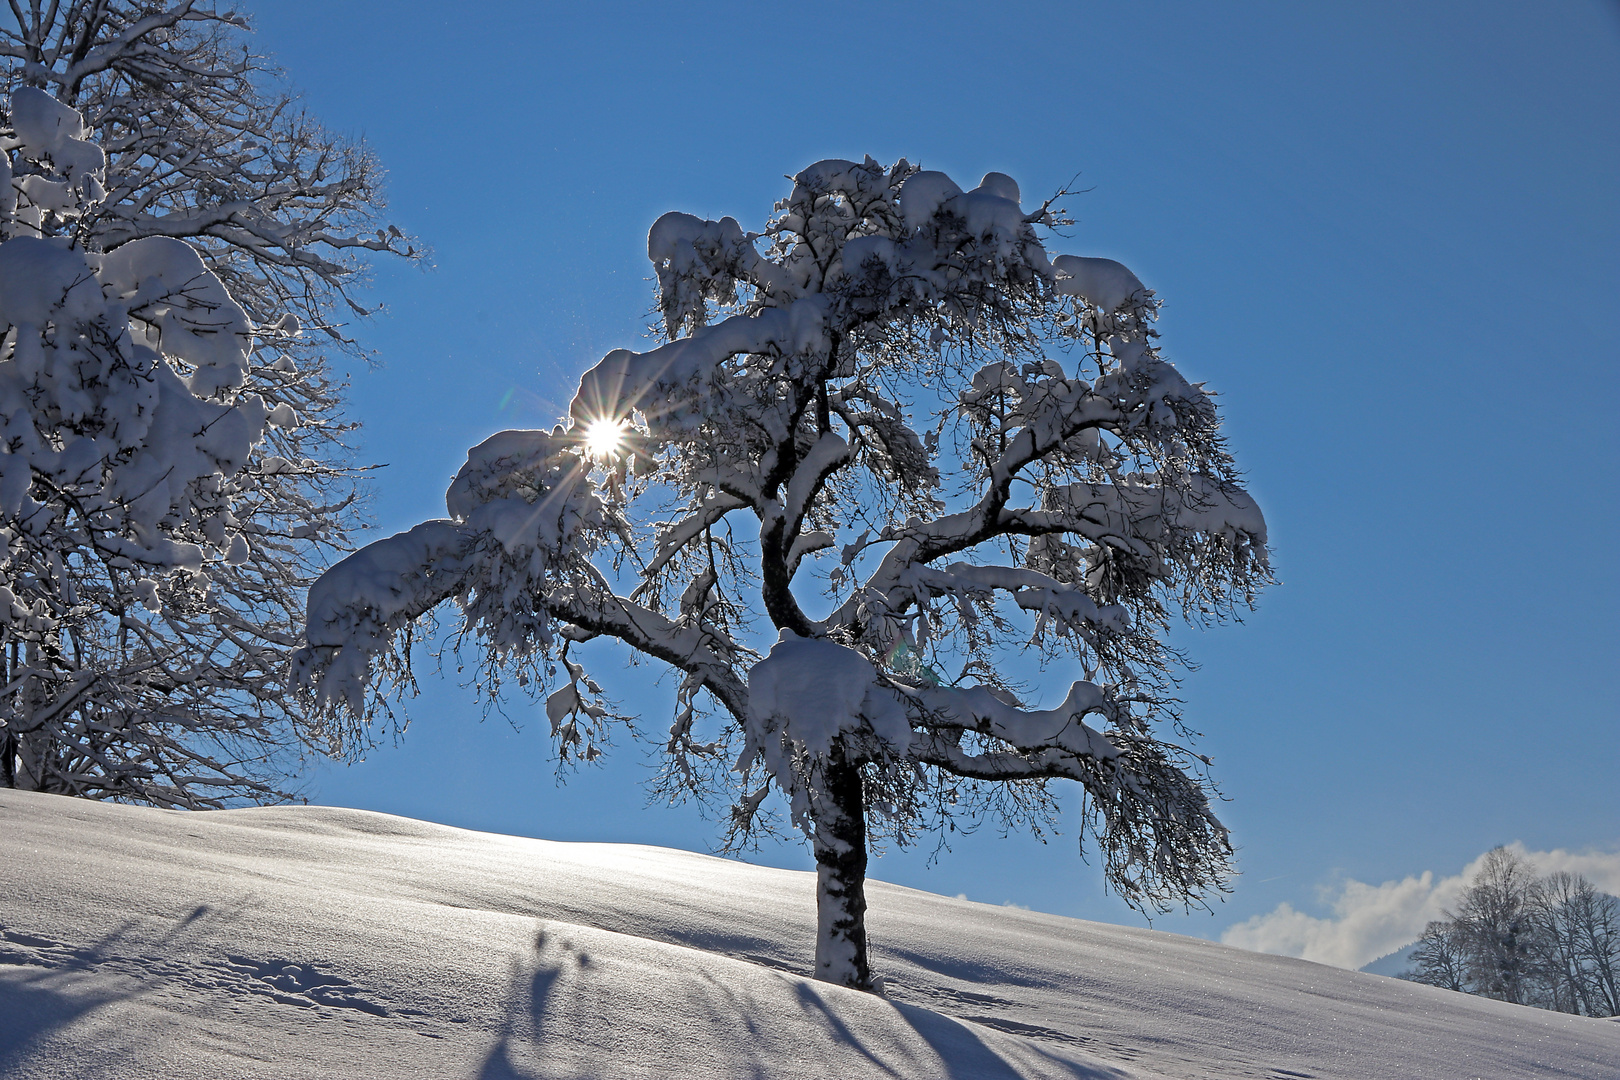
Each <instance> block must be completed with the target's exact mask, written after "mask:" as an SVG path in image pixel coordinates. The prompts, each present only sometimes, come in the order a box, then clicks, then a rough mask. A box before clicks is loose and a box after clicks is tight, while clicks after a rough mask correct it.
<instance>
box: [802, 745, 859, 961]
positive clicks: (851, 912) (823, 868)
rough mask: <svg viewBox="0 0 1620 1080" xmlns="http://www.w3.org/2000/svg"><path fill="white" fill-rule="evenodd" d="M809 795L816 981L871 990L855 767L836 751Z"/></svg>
mask: <svg viewBox="0 0 1620 1080" xmlns="http://www.w3.org/2000/svg"><path fill="white" fill-rule="evenodd" d="M820 786H821V790H820V791H819V792H817V793H816V794H815V795H813V796H812V801H813V805H814V811H813V812H814V814H815V822H816V835H815V842H814V846H815V852H816V916H817V923H818V926H817V931H816V978H818V979H820V980H822V981H823V982H831V983H838V984H839V985H841V986H850V987H854V988H855V989H857V990H871V989H872V969H871V967H870V965H869V964H868V963H867V958H866V805H865V800H864V797H863V795H862V792H861V768H860V766H859V765H858V764H852V763H850V762H849V761H847V760H846V759H845V757H844V754H843V751H842V749H841V748H837V749H835V750H834V752H833V756H832V758H831V760H829V761H826V762H825V763H824V764H823V767H822V779H821V785H820Z"/></svg>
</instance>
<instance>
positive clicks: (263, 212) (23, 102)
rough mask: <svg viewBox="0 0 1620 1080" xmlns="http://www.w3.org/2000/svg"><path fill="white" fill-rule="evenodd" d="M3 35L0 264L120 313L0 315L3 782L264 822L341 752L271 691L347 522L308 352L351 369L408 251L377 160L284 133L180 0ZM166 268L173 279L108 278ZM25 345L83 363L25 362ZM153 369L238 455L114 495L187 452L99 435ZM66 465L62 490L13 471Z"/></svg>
mask: <svg viewBox="0 0 1620 1080" xmlns="http://www.w3.org/2000/svg"><path fill="white" fill-rule="evenodd" d="M12 14H13V16H14V18H15V25H14V26H0V58H5V61H6V68H5V70H6V78H7V83H8V85H9V87H10V90H11V92H12V94H13V97H12V103H11V105H10V107H9V108H8V110H7V111H6V113H5V115H4V116H3V117H0V121H3V123H4V124H5V128H6V130H5V134H6V135H7V138H8V141H7V142H6V143H5V144H4V146H5V147H6V154H5V161H4V173H5V175H4V178H3V181H0V201H4V202H5V205H6V214H5V220H4V222H3V224H0V233H3V237H4V238H5V240H6V243H5V244H3V245H0V251H5V250H10V251H11V252H12V253H13V257H14V258H15V259H17V260H20V261H18V262H16V263H15V265H16V266H18V267H24V266H31V265H32V263H30V262H29V261H28V259H26V258H24V257H23V256H22V255H21V254H19V253H21V252H23V251H25V250H27V249H28V245H29V244H30V243H37V240H36V239H35V238H44V239H45V240H47V241H48V242H49V243H50V244H51V245H52V246H53V248H54V249H57V250H64V251H67V252H72V253H75V254H74V257H75V258H80V259H82V260H83V264H84V265H85V266H86V267H89V270H88V271H87V273H90V274H92V275H95V276H97V278H98V279H99V280H100V281H101V284H102V287H103V289H104V290H105V291H106V293H107V299H108V302H109V303H110V304H112V305H114V307H113V308H109V309H107V310H106V311H92V310H91V309H90V308H83V309H82V310H80V309H78V308H75V309H74V311H75V312H76V314H74V315H73V316H72V317H71V318H69V317H67V316H66V315H63V316H62V317H61V318H60V319H58V318H57V317H56V316H52V317H51V318H50V319H48V320H46V321H45V322H42V323H36V322H31V321H29V320H28V319H22V320H21V321H20V322H18V321H14V322H13V327H14V331H15V333H14V337H13V338H10V339H7V341H6V342H5V345H4V349H5V352H4V354H3V356H4V360H6V361H16V362H15V363H3V364H0V367H5V368H8V369H9V370H8V371H7V372H6V375H5V376H4V379H5V382H6V385H7V387H8V389H7V391H6V392H7V393H8V394H10V395H13V396H12V397H10V399H9V400H8V404H7V417H6V423H7V434H6V437H7V440H8V441H7V444H6V446H5V447H4V448H3V449H4V450H6V451H9V452H10V455H11V456H10V457H9V458H6V459H5V460H6V461H8V462H9V467H8V468H6V470H5V473H6V483H7V484H8V485H13V486H8V487H7V488H6V489H5V492H4V494H5V498H4V500H3V503H4V505H3V507H0V510H3V514H0V532H3V536H4V540H5V544H4V547H5V552H4V554H3V555H0V582H3V587H4V590H5V592H6V593H8V594H9V598H6V599H5V600H4V604H5V605H10V607H9V611H10V615H9V616H4V615H3V613H0V624H3V625H0V653H3V654H4V672H3V675H4V677H3V679H0V687H3V689H0V783H4V784H7V785H16V786H21V787H28V788H33V789H37V790H43V791H55V792H61V793H65V794H76V795H83V796H88V797H94V798H116V799H124V800H131V801H138V802H148V803H152V804H155V805H160V806H179V807H192V808H198V807H211V806H221V805H228V804H231V803H233V802H239V801H242V800H248V801H279V800H284V799H286V798H289V797H290V792H289V791H288V786H289V784H290V783H291V782H292V781H293V779H294V778H295V777H296V774H297V773H298V772H299V771H300V768H301V758H302V755H303V754H304V753H305V752H306V749H307V748H308V747H310V746H312V745H313V746H317V747H320V748H321V749H324V750H327V751H337V750H340V749H341V748H342V747H343V743H342V742H341V738H340V737H339V735H340V733H338V732H334V731H330V730H322V729H319V728H318V726H316V725H313V724H311V723H309V722H307V721H306V720H305V719H304V718H303V716H302V715H301V713H300V712H299V710H298V709H297V708H296V707H295V705H294V703H293V702H292V701H291V700H290V698H289V697H288V691H287V687H286V685H285V679H284V677H283V672H284V670H285V664H286V657H287V654H288V651H289V650H290V648H291V646H292V644H293V643H294V642H295V640H296V635H297V625H298V622H299V620H300V618H301V615H302V608H303V606H304V587H305V586H306V585H307V583H308V582H309V581H310V580H311V579H312V578H313V577H314V575H315V574H316V573H317V572H318V571H319V570H320V569H321V568H322V567H323V566H325V565H326V564H327V563H329V562H330V557H329V555H328V553H329V552H331V551H333V550H334V549H339V548H347V547H348V546H350V545H349V544H348V541H347V537H348V534H349V530H350V529H351V528H353V526H354V525H355V517H354V513H353V509H352V504H353V497H354V492H353V481H352V473H351V472H350V471H349V470H348V469H347V468H346V467H345V465H344V461H345V458H346V456H347V454H346V451H345V449H344V447H343V445H342V441H343V438H344V434H345V432H347V431H348V430H350V425H349V424H347V423H346V422H345V421H344V420H343V419H342V418H341V416H340V415H339V409H340V407H341V404H342V396H341V388H340V387H339V386H338V385H337V384H336V382H335V381H334V379H333V377H332V375H331V373H330V370H329V363H328V356H327V355H326V350H327V349H338V350H347V351H350V352H354V351H355V346H354V343H353V341H352V340H351V339H350V338H349V337H348V336H347V335H346V334H345V333H344V331H343V328H342V322H343V320H344V319H347V318H352V317H353V316H354V315H355V314H357V313H360V310H361V309H359V308H358V307H357V306H356V305H355V304H354V303H353V301H352V299H351V298H350V296H349V290H350V288H351V286H352V283H353V282H354V281H355V280H356V275H357V274H358V273H359V272H360V271H361V270H362V265H361V263H360V262H358V261H356V259H355V258H354V255H355V253H358V252H364V251H376V252H384V251H386V252H392V253H395V254H399V255H404V256H407V257H415V255H416V252H415V251H414V249H412V248H410V247H409V246H408V245H407V243H406V242H405V240H404V238H403V236H402V234H400V233H399V232H398V230H397V229H392V228H389V229H380V228H378V226H379V224H380V223H379V222H377V221H376V220H375V219H376V215H377V214H378V213H379V211H380V209H381V207H382V200H381V193H380V187H379V178H380V172H379V170H378V168H377V165H376V162H375V161H374V159H373V158H372V156H371V155H370V153H369V152H368V151H366V150H365V149H364V147H360V146H355V145H351V144H348V143H346V142H345V141H344V140H341V139H339V138H336V137H334V136H332V135H329V134H327V133H326V132H324V131H322V130H321V129H320V127H319V126H318V125H317V124H315V123H313V122H312V121H310V120H309V119H308V118H306V117H305V116H303V115H302V114H301V112H300V111H299V110H298V108H297V105H296V101H295V100H294V99H293V98H292V97H291V96H290V95H289V94H288V93H287V92H286V91H284V90H281V89H278V87H277V84H276V83H275V81H274V72H271V71H269V70H268V69H267V68H266V67H265V66H264V65H263V64H262V62H261V61H259V60H258V59H257V58H255V57H253V56H252V55H250V54H249V53H247V52H246V50H245V49H244V47H243V46H242V38H241V31H243V30H245V29H246V25H247V24H246V22H245V21H244V20H243V19H242V18H241V17H240V16H237V15H235V14H234V13H224V14H221V13H219V12H217V11H215V10H213V9H212V7H211V6H209V7H206V8H205V7H203V6H201V5H199V4H197V3H195V2H194V0H178V2H167V3H165V2H154V0H63V2H52V3H50V4H39V3H32V4H14V5H13V6H12ZM53 99H54V106H53V105H49V104H47V103H50V102H52V100H53ZM70 107H71V108H70ZM81 117H82V120H83V122H84V124H85V125H86V128H87V130H79V128H80V122H81ZM40 123H45V124H46V125H47V126H46V127H44V128H40V127H30V125H37V124H40ZM50 125H54V127H53V126H50ZM177 245H179V246H177ZM180 247H184V248H186V249H189V250H190V252H191V253H192V254H191V255H190V256H189V258H190V259H191V261H190V262H187V256H185V255H184V254H183V252H182V251H181V250H180ZM160 250H161V251H165V252H167V253H168V254H167V255H165V256H164V258H166V259H168V260H169V262H167V263H166V264H165V265H166V266H168V267H169V268H170V270H171V271H173V270H175V268H179V267H187V268H189V270H188V273H189V274H190V275H191V276H189V277H185V278H180V279H177V278H174V277H172V275H171V276H167V277H164V276H162V275H160V277H161V278H162V280H157V279H151V280H148V279H145V278H142V279H140V280H139V282H138V283H137V282H135V280H134V279H128V280H125V279H117V280H115V278H116V273H122V272H124V271H116V272H115V271H113V270H111V269H109V268H111V267H125V268H126V269H127V268H128V266H137V265H145V264H146V262H148V261H149V260H150V259H151V258H152V257H153V256H152V253H153V252H157V251H160ZM137 253H141V254H137ZM30 258H31V257H30ZM126 264H127V265H126ZM64 265H65V264H64ZM109 274H113V275H114V277H109V276H108V275H109ZM52 280H54V279H52ZM75 290H76V291H75V292H74V296H76V297H77V296H87V295H88V293H84V292H82V290H81V289H80V287H79V286H78V285H76V286H75ZM64 295H65V294H64ZM57 299H58V300H61V299H62V298H61V297H58V298H57ZM74 303H79V301H77V300H76V301H74ZM84 303H88V301H84ZM70 306H71V305H70ZM11 310H12V311H13V314H15V313H16V312H17V311H18V310H20V309H18V308H17V307H16V306H15V305H14V304H13V305H12V308H11ZM64 310H65V309H64ZM119 310H123V311H126V312H127V314H125V315H122V316H121V315H119V314H118V311H119ZM29 312H32V314H30V316H29V317H30V318H32V317H33V315H37V314H38V312H37V311H36V310H34V309H29V311H28V312H25V314H28V313H29ZM187 320H190V322H189V323H187V326H186V327H185V328H180V327H179V323H182V322H186V321H187ZM199 320H200V321H199ZM126 324H127V329H126ZM306 330H307V331H313V333H314V335H318V336H312V335H311V334H310V333H308V332H305V331H306ZM244 335H246V336H244ZM36 339H37V340H38V341H39V342H40V343H41V345H42V346H43V347H44V348H46V349H47V352H48V353H49V352H50V351H51V350H56V353H55V355H67V354H74V353H75V352H80V353H82V352H86V351H88V352H91V353H93V354H94V355H95V356H96V357H98V360H97V361H96V363H97V364H100V365H101V368H99V369H98V368H95V367H94V365H92V366H91V367H84V366H82V365H81V366H80V367H79V368H77V369H75V370H74V372H73V373H72V375H71V377H70V376H68V375H66V374H64V372H65V371H66V369H64V368H61V367H60V362H57V363H58V366H57V367H56V368H52V367H51V366H50V365H46V366H45V367H43V368H38V369H34V368H31V367H29V361H28V360H27V354H28V353H29V352H30V351H31V350H33V349H35V348H36V346H35V345H34V344H33V343H34V342H35V340H36ZM199 342H201V343H205V344H199ZM224 342H230V344H229V345H226V344H222V343H224ZM323 342H324V346H323V345H322V344H321V343H323ZM250 346H251V347H253V349H254V351H253V352H252V353H251V355H250V354H248V353H246V352H244V353H242V355H241V356H240V357H237V356H236V352H235V350H237V349H238V348H241V349H244V350H245V349H247V348H249V347H250ZM63 349H66V350H67V354H63V353H62V352H61V350H63ZM198 349H202V350H203V353H206V355H207V356H209V357H213V359H209V360H206V361H203V360H199V359H198V356H199V355H203V354H199V353H197V350H198ZM209 349H212V350H213V351H212V352H209V351H208V350H209ZM143 350H148V351H143ZM226 354H229V356H227V357H226V359H224V360H221V359H219V358H220V357H221V356H226ZM220 364H223V365H224V366H223V367H219V365H220ZM209 365H214V366H215V367H219V371H221V372H224V373H225V374H224V375H221V377H219V378H217V379H215V378H213V377H211V376H205V375H204V374H203V368H206V367H208V366H209ZM98 372H99V373H98ZM131 373H134V374H131ZM166 373H168V374H166ZM169 374H172V375H173V376H174V377H176V378H179V379H180V380H182V382H183V383H185V384H186V386H187V387H188V392H192V394H193V396H194V397H195V398H196V399H197V400H198V401H200V402H205V403H207V407H208V408H210V409H215V410H220V409H223V410H225V412H222V413H220V415H221V416H226V415H228V416H231V417H234V418H235V419H232V420H230V421H228V422H227V421H224V420H220V421H216V422H215V423H214V425H213V428H214V429H218V428H220V427H221V426H231V425H237V426H241V425H243V424H245V425H246V426H245V427H244V428H243V431H244V432H246V434H245V435H243V437H244V438H246V440H247V442H246V444H240V445H239V443H238V442H231V440H234V439H236V434H233V435H232V436H231V437H230V439H228V440H227V442H230V452H229V453H225V454H223V456H217V457H216V458H215V459H214V461H213V463H212V465H211V466H208V467H206V468H204V467H202V466H200V465H199V466H196V468H195V469H193V467H192V466H183V467H177V470H176V471H173V472H168V473H163V474H153V475H151V476H148V477H146V479H145V480H144V481H142V482H141V483H140V484H137V483H136V481H134V480H123V481H120V480H118V479H117V478H118V477H119V476H123V475H125V474H126V473H128V472H129V470H130V469H131V468H132V467H133V466H132V463H133V462H135V461H137V460H142V455H145V454H149V453H150V454H157V456H158V458H161V457H162V455H163V454H168V453H170V452H171V451H172V452H178V451H177V450H176V449H175V447H172V446H171V447H166V448H163V449H162V450H161V451H160V450H158V449H156V448H154V447H153V446H152V445H151V444H150V442H149V440H150V439H151V438H156V437H159V436H161V437H164V438H175V437H178V436H177V434H176V432H175V431H174V430H173V429H172V427H170V426H168V425H166V424H165V423H162V422H159V421H150V422H151V423H152V424H154V425H155V426H153V427H151V428H149V429H148V433H146V434H143V433H142V432H141V431H139V430H136V428H138V427H139V426H140V424H145V423H148V422H149V420H150V417H149V416H148V414H147V413H146V412H140V411H139V410H138V411H137V414H135V415H138V416H140V417H141V418H142V419H141V420H140V422H139V423H138V424H135V426H134V427H131V426H129V424H128V423H127V417H126V422H125V423H124V424H123V426H119V421H118V416H119V415H120V414H119V410H120V409H123V408H126V407H133V406H130V403H131V402H132V401H135V400H136V399H137V398H139V396H140V395H141V394H147V395H148V396H150V394H152V393H156V392H157V391H155V390H153V389H152V387H153V386H156V385H159V384H162V385H165V386H167V385H169V382H170V380H169ZM227 376H228V377H227ZM120 379H122V380H124V381H123V382H120V381H119V380H120ZM164 392H165V393H167V392H168V391H164ZM132 394H133V395H135V397H134V398H131V397H129V395H132ZM15 395H21V396H20V397H17V396H15ZM24 402H26V409H25V408H24V405H23V403H24ZM87 402H88V403H89V404H86V403H87ZM254 402H259V403H262V404H263V408H264V416H263V417H259V416H258V412H257V411H256V410H258V409H259V405H256V404H253V403H254ZM149 406H150V403H148V405H147V406H141V408H149ZM188 407H189V406H188ZM198 407H199V408H202V406H198ZM162 408H163V407H162V406H159V412H160V414H161V410H162ZM238 434H240V433H238ZM186 437H187V438H190V436H189V435H188V436H186ZM70 446H78V447H80V449H79V451H77V453H79V454H80V455H81V457H76V458H74V459H73V463H74V465H75V467H76V468H77V469H78V471H77V472H75V473H74V475H73V477H72V478H71V479H70V478H66V477H64V476H63V475H61V474H59V473H58V472H56V471H54V470H55V469H56V468H57V466H56V465H54V464H52V463H50V462H48V461H46V459H44V458H37V459H30V455H31V454H33V453H34V452H35V450H37V452H38V453H39V454H46V455H48V454H51V453H58V452H65V451H66V450H67V448H68V447H70ZM30 447H33V448H34V449H29V448H30ZM238 450H240V453H238ZM81 458H82V460H81ZM154 460H155V459H154ZM30 462H31V463H30ZM25 463H29V464H28V465H27V468H25ZM188 469H192V471H187V470H188ZM30 470H31V471H30ZM131 475H133V474H131ZM132 485H133V486H132ZM165 500H167V501H166V502H165ZM136 503H139V505H138V506H137V505H135V504H136ZM130 545H133V546H130ZM177 551H179V552H183V553H184V554H183V555H177V554H175V552H177ZM164 552H167V554H163V553H164ZM0 606H3V605H0ZM25 613H26V614H25Z"/></svg>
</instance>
